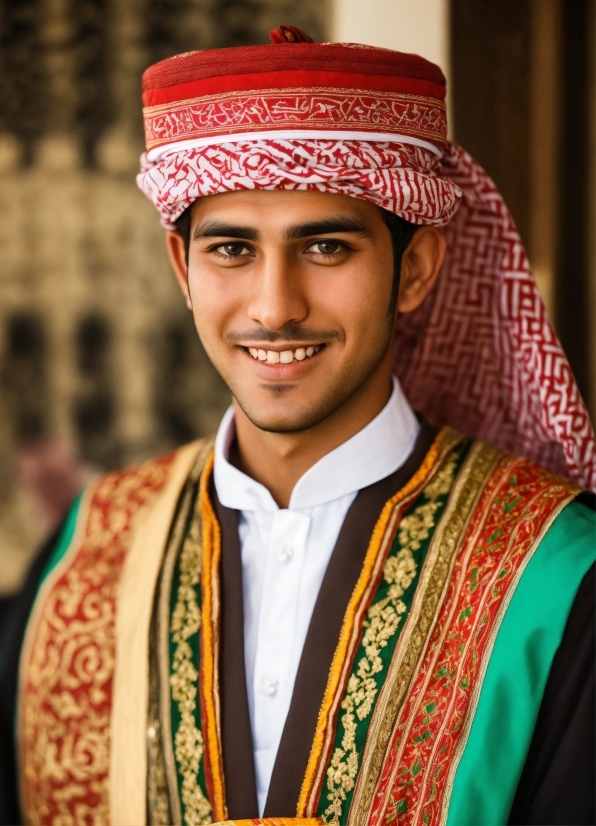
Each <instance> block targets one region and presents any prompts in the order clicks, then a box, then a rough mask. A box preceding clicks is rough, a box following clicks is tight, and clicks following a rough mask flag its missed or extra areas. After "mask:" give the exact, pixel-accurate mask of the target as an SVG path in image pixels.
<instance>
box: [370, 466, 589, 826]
mask: <svg viewBox="0 0 596 826" xmlns="http://www.w3.org/2000/svg"><path fill="white" fill-rule="evenodd" d="M572 490H573V486H571V485H570V484H569V483H567V482H565V481H563V480H561V479H559V478H558V477H554V476H552V475H550V474H548V473H547V472H546V471H544V470H542V469H541V468H539V467H537V466H536V465H533V464H532V463H530V462H527V461H525V460H522V459H515V458H513V457H511V456H504V457H503V458H502V459H501V460H500V461H499V463H498V464H497V467H496V469H495V471H494V473H493V474H492V475H491V476H490V478H489V480H488V481H487V484H486V486H485V487H484V490H483V492H482V495H481V498H480V500H479V502H478V505H477V507H476V508H475V510H474V514H473V517H472V520H471V522H470V524H469V525H468V527H467V529H466V532H465V535H464V538H463V541H462V546H461V549H460V551H459V552H458V554H457V557H456V562H455V566H454V570H453V572H452V575H451V577H450V579H449V583H448V588H447V592H446V595H445V598H444V600H443V603H442V607H441V609H440V612H439V615H438V617H437V621H436V624H435V627H434V629H433V632H432V634H431V637H430V640H429V643H428V647H427V650H426V653H425V656H424V658H423V660H422V662H421V665H420V667H419V669H418V671H417V673H416V675H415V677H414V680H413V682H412V685H411V687H410V690H409V692H408V695H407V698H406V701H405V703H404V704H403V707H402V708H401V711H400V713H399V716H398V719H397V722H396V724H395V727H394V729H393V733H392V736H391V740H390V742H389V746H388V748H387V751H386V759H385V762H384V765H383V769H382V773H381V776H380V779H379V782H378V784H377V788H376V792H375V795H374V798H373V804H372V808H371V811H370V815H369V818H368V826H381V824H389V823H397V822H399V823H400V824H411V826H414V824H416V826H418V824H420V826H423V825H424V826H426V824H437V823H439V822H440V820H441V814H442V807H443V804H444V801H445V794H446V787H447V779H448V776H449V769H450V767H451V765H452V763H453V760H454V758H455V756H456V753H457V749H458V746H460V744H461V743H460V741H461V736H462V733H463V731H464V724H465V722H466V719H467V715H468V714H469V713H470V706H471V702H472V699H473V695H474V692H478V691H479V690H480V686H481V684H482V680H483V676H484V672H485V669H486V664H487V661H488V658H489V657H490V651H491V648H492V642H493V639H494V634H495V633H496V630H497V629H498V625H499V622H500V615H501V612H502V611H503V610H504V609H505V608H506V604H507V600H508V599H509V598H510V597H511V594H512V591H513V589H514V587H515V583H516V581H517V579H516V575H517V574H518V573H519V572H520V569H522V568H523V565H524V563H525V562H526V561H527V559H528V553H529V552H530V551H531V550H532V549H533V548H534V547H535V544H536V541H537V539H538V538H539V537H540V535H541V531H542V530H543V526H544V524H545V522H546V521H547V519H548V518H549V516H550V515H551V514H552V513H553V511H554V510H555V509H556V508H557V507H558V506H559V505H560V504H561V503H562V502H564V501H565V500H567V499H569V496H570V493H571V491H572Z"/></svg>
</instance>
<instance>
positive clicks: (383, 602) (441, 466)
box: [18, 429, 587, 826]
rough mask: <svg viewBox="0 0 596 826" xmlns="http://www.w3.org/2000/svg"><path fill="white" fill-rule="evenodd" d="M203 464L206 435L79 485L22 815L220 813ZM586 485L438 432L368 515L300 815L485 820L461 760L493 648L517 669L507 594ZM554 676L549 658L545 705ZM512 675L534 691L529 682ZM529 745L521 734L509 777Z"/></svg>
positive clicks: (482, 727) (38, 670) (123, 820)
mask: <svg viewBox="0 0 596 826" xmlns="http://www.w3.org/2000/svg"><path fill="white" fill-rule="evenodd" d="M212 466H213V453H212V449H211V443H197V444H195V445H192V446H188V447H186V448H184V449H182V450H181V451H179V452H178V453H177V454H174V455H173V456H170V457H166V458H164V459H159V460H155V461H152V462H149V463H147V464H146V465H143V466H142V467H141V468H139V469H136V470H132V471H127V472H124V473H120V474H112V475H110V476H108V477H106V478H105V479H103V480H101V481H100V482H99V483H97V484H96V485H94V486H93V487H92V488H91V489H90V490H89V491H87V492H86V493H85V496H84V499H83V502H82V504H81V505H80V507H79V510H78V516H77V520H76V529H75V531H74V535H73V536H72V538H71V539H70V542H69V544H68V548H67V550H66V552H65V553H64V555H63V556H62V558H61V559H60V561H59V562H58V564H57V565H56V566H55V567H54V569H53V570H52V571H51V572H50V573H49V574H48V576H47V577H46V579H45V581H44V583H43V584H42V586H41V588H40V592H39V595H38V598H37V600H36V603H35V606H34V610H33V612H32V616H31V618H30V622H29V626H28V629H27V635H26V641H25V645H24V648H23V655H22V661H21V678H20V703H19V724H18V725H19V728H18V731H19V740H20V761H21V779H22V801H23V809H24V813H25V815H26V818H27V821H28V822H29V823H35V824H37V823H40V824H41V823H60V824H67V823H73V824H75V823H76V824H79V823H89V824H96V823H102V824H104V823H109V822H111V823H113V824H115V826H127V824H131V826H132V824H138V823H142V822H150V823H171V822H174V823H184V824H189V825H190V824H193V826H194V824H200V823H210V822H214V821H225V820H226V819H227V816H228V815H227V808H226V778H225V777H224V771H223V762H222V744H221V719H220V718H221V710H220V698H219V673H218V672H219V628H220V602H219V598H220V591H219V569H220V555H221V531H220V527H219V524H218V521H217V518H216V515H215V511H214V508H213V504H212V502H211V500H210V497H209V493H208V489H209V481H210V478H211V474H212ZM577 493H578V489H577V488H576V487H575V486H574V485H572V484H570V483H569V482H567V481H565V480H562V479H561V478H559V477H556V476H554V475H553V474H551V473H548V472H547V471H545V470H543V469H541V468H539V467H537V466H536V465H534V464H533V463H531V462H529V461H527V460H524V459H519V458H516V457H513V456H511V455H508V454H505V453H502V452H501V451H499V450H498V449H496V448H494V447H492V446H490V445H487V444H484V443H481V442H474V441H471V440H468V439H464V438H463V437H461V436H459V435H458V434H457V433H455V432H453V431H451V430H449V429H445V430H443V431H441V432H440V433H439V435H438V436H437V438H436V440H435V442H434V443H433V445H432V447H431V449H430V450H429V451H428V453H427V455H426V457H425V459H424V461H423V463H422V465H421V466H420V468H419V469H418V471H417V472H416V473H415V474H414V476H413V477H412V478H411V479H410V481H409V482H408V483H407V484H406V485H405V486H404V487H403V488H402V489H400V490H398V491H396V492H395V494H394V495H393V496H392V497H391V498H390V499H389V500H388V501H387V502H386V503H385V506H384V508H383V510H382V513H381V515H380V517H379V519H378V521H377V524H376V525H375V528H374V531H373V534H372V536H371V539H370V543H369V546H368V549H367V551H366V555H365V557H364V564H363V566H362V570H361V573H360V576H359V579H358V582H357V584H356V587H355V589H354V592H353V594H352V596H351V598H350V600H349V603H348V605H347V608H346V611H345V615H344V619H343V625H342V628H341V633H340V635H339V639H338V643H337V649H336V651H335V656H334V658H333V662H332V665H331V668H330V671H329V675H328V678H327V686H326V690H325V694H324V698H323V702H322V705H321V708H320V710H319V715H318V722H317V727H316V732H315V736H314V739H313V743H312V747H311V751H310V757H309V760H308V765H307V769H306V773H305V776H304V780H303V784H302V789H301V793H300V798H299V801H298V804H297V811H296V819H297V822H300V823H301V824H308V823H309V822H311V821H312V822H313V823H315V822H316V823H320V822H322V821H324V822H327V823H334V824H344V823H347V824H358V826H364V824H366V826H380V824H392V823H397V822H399V823H412V824H414V823H415V824H438V823H449V822H454V823H455V822H464V821H463V820H462V818H465V817H466V815H465V811H466V806H468V805H470V806H472V808H471V810H470V811H472V812H474V811H476V817H477V818H478V814H477V813H478V811H479V809H477V810H474V804H473V801H472V803H470V804H468V802H467V801H468V799H470V798H473V797H474V795H473V794H471V793H470V790H472V791H473V786H474V779H473V774H474V771H473V767H472V769H470V761H472V763H473V757H474V749H475V748H477V745H478V743H480V744H481V748H486V747H487V745H488V744H487V742H486V740H487V738H488V737H489V734H488V733H487V732H488V731H489V730H490V727H491V726H493V728H494V724H495V723H494V719H492V718H491V716H490V711H487V710H486V708H485V706H487V707H488V706H491V707H492V706H493V705H494V704H492V703H491V701H490V696H489V695H490V690H492V689H491V688H490V686H491V685H492V683H491V681H492V682H493V683H495V684H498V683H499V679H500V675H501V674H502V670H503V668H505V669H506V672H507V668H508V667H509V665H508V663H507V662H506V657H505V663H504V664H503V662H502V661H503V659H504V658H503V651H505V652H507V651H509V652H510V656H511V657H512V660H511V664H510V665H511V668H514V667H515V651H514V649H515V645H513V646H511V645H508V643H507V639H508V638H507V634H510V636H511V633H512V632H511V630H510V629H509V626H510V625H512V624H513V625H515V622H519V618H518V616H517V614H516V611H517V612H518V613H519V611H520V610H521V609H520V607H519V605H518V604H517V603H519V602H520V601H522V603H523V605H526V604H527V602H528V601H527V599H526V598H525V597H524V596H523V595H524V593H525V591H524V589H526V590H527V589H528V588H533V587H535V582H538V583H540V581H541V576H543V575H542V574H541V573H540V570H539V571H538V572H537V573H535V574H534V573H532V576H533V577H534V578H535V579H534V581H529V582H528V584H525V583H526V580H527V579H528V577H529V576H530V574H531V569H532V570H533V568H532V566H534V567H536V564H537V563H535V562H534V561H533V560H534V558H535V557H536V559H537V560H539V557H540V555H539V554H537V553H536V551H537V549H538V548H539V546H540V543H541V540H542V539H543V537H544V536H545V534H546V532H547V531H548V529H549V528H550V526H551V525H552V523H553V522H554V520H555V518H556V517H557V516H558V515H559V514H560V513H561V511H562V510H563V509H564V507H565V506H566V505H567V504H568V503H569V502H570V501H571V500H572V499H573V498H574V497H575V496H576V494H577ZM539 561H540V560H539ZM541 564H542V563H541ZM544 564H546V563H544ZM549 564H551V563H549ZM582 566H583V567H582ZM586 567H587V563H586V560H584V559H583V558H582V560H581V564H575V563H574V560H571V562H570V564H569V566H568V568H569V570H570V571H572V572H573V573H572V574H569V577H567V579H568V580H569V583H568V587H567V589H566V590H567V591H568V594H569V596H568V597H567V602H566V603H565V604H566V605H567V609H566V608H565V605H562V606H559V608H556V607H554V606H551V607H549V608H548V610H550V611H551V612H553V611H554V612H555V613H556V612H557V610H558V611H559V614H560V618H559V619H558V620H557V622H558V625H559V626H561V633H562V627H563V626H564V622H565V618H566V610H567V611H568V607H569V600H571V599H572V597H573V595H574V593H575V591H576V590H577V586H578V585H579V581H580V580H581V576H582V575H583V573H582V571H583V572H585V570H586ZM543 568H544V565H543ZM574 577H575V579H573V578H574ZM530 580H531V577H530ZM572 580H573V581H572ZM524 599H525V601H523V600H524ZM532 610H533V611H535V613H536V612H538V613H539V612H540V610H542V611H543V612H544V610H546V609H545V608H544V607H540V606H538V607H537V608H536V609H534V608H532ZM522 615H523V610H522V613H521V614H520V616H522ZM537 616H538V614H537ZM532 621H534V620H532ZM524 622H525V620H524ZM528 622H530V620H528ZM536 622H538V620H536ZM530 624H531V622H530ZM528 627H529V626H528ZM557 627H558V626H557ZM530 630H531V629H530ZM513 636H514V637H515V634H514V635H513ZM518 636H519V635H518ZM522 636H523V633H522ZM502 638H503V639H502ZM553 644H554V643H553ZM551 648H552V644H551ZM551 653H554V652H551ZM551 659H552V656H551ZM548 667H549V660H548V656H547V657H546V659H545V665H544V667H543V668H542V672H545V673H544V674H543V675H542V677H541V679H542V683H540V679H538V680H537V686H536V696H535V697H534V706H536V704H537V703H539V701H540V697H541V693H542V689H543V687H544V681H545V679H546V675H547V674H548ZM499 669H501V671H499ZM493 672H495V673H493ZM542 672H541V673H542ZM495 681H496V682H495ZM520 686H521V688H520V692H521V694H522V695H523V690H524V689H523V678H522V677H520ZM541 686H542V688H541ZM487 692H488V694H487ZM518 693H519V692H518ZM485 695H486V696H485ZM512 702H517V700H515V699H514V700H513V701H512ZM493 716H494V715H493ZM528 727H529V733H528V735H527V737H530V736H531V730H532V721H531V720H530V721H529V723H528ZM526 739H527V738H526ZM528 742H529V741H528ZM525 747H526V748H527V743H526V746H525ZM516 748H517V752H516ZM523 749H524V746H523V743H522V745H521V746H518V745H516V744H513V745H512V750H511V760H512V761H513V763H515V766H514V768H513V770H512V771H510V774H511V777H510V779H509V781H503V782H509V785H511V783H515V782H516V775H515V771H516V770H517V768H519V766H518V764H519V763H520V761H521V762H522V764H523V759H524V756H525V752H524V750H523ZM516 761H517V763H516ZM507 770H508V769H507V767H505V773H506V772H507ZM470 777H472V780H470ZM462 789H463V793H462V792H461V791H460V790H462ZM505 796H506V795H505ZM478 805H480V808H482V804H478ZM454 812H456V814H454ZM507 813H508V810H507V811H505V812H504V814H502V815H501V817H502V822H506V817H507ZM471 817H472V818H473V817H474V814H472V815H471ZM454 818H455V819H454ZM238 822H239V821H238ZM249 822H252V823H255V822H257V823H258V822H263V823H268V824H275V823H282V822H283V823H291V822H292V821H291V820H290V819H288V818H280V819H272V818H269V819H267V820H262V821H254V820H253V821H249ZM469 822H472V820H470V821H469ZM476 822H484V821H482V820H478V819H477V820H476ZM499 822H501V821H499Z"/></svg>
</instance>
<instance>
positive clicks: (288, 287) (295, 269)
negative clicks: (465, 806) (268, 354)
mask: <svg viewBox="0 0 596 826" xmlns="http://www.w3.org/2000/svg"><path fill="white" fill-rule="evenodd" d="M254 276H255V283H254V288H253V292H252V295H251V299H250V302H249V305H248V307H247V314H248V316H249V318H250V319H251V320H252V321H254V322H256V323H257V324H259V325H262V326H263V327H265V328H266V329H268V330H281V329H282V328H283V327H285V326H286V325H287V324H289V323H292V322H293V323H296V324H297V323H300V322H302V321H304V320H305V318H306V317H307V315H308V311H309V308H308V302H307V300H306V295H305V293H304V289H303V287H304V285H303V281H302V278H301V273H300V268H299V266H298V265H297V264H296V263H295V262H293V261H292V260H290V259H289V258H288V256H286V255H284V254H283V253H282V252H278V253H273V254H270V255H268V256H264V257H263V259H262V262H261V263H260V266H259V267H257V268H256V271H255V273H254Z"/></svg>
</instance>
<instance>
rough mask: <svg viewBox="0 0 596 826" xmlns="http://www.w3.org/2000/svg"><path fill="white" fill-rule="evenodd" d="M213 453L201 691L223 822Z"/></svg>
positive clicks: (210, 774)
mask: <svg viewBox="0 0 596 826" xmlns="http://www.w3.org/2000/svg"><path fill="white" fill-rule="evenodd" d="M213 458H214V454H213V452H212V453H211V454H210V456H209V458H208V459H207V461H206V463H205V468H204V470H203V473H202V475H201V482H200V489H199V510H200V514H201V522H202V535H203V576H202V577H201V584H202V597H203V603H202V606H201V668H200V676H199V681H200V690H201V708H202V711H203V719H204V728H203V737H204V740H205V764H204V765H205V777H206V781H207V786H208V789H209V797H210V799H211V806H212V810H213V819H214V820H225V819H226V817H227V814H228V812H227V806H226V802H225V784H224V773H223V758H222V747H221V712H220V698H219V611H220V586H219V560H220V556H221V529H220V527H219V522H218V521H217V517H216V515H215V511H214V510H213V505H212V504H211V499H210V498H209V481H210V479H211V474H212V472H213Z"/></svg>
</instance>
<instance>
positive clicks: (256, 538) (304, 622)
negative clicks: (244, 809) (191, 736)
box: [213, 378, 420, 813]
mask: <svg viewBox="0 0 596 826" xmlns="http://www.w3.org/2000/svg"><path fill="white" fill-rule="evenodd" d="M419 431H420V424H419V422H418V420H417V419H416V416H415V415H414V412H413V411H412V409H411V407H410V406H409V404H408V402H407V400H406V398H405V396H404V394H403V391H402V390H401V387H400V386H399V382H398V381H397V379H395V378H394V379H393V391H392V393H391V396H390V398H389V401H388V402H387V404H386V405H385V407H384V408H383V410H381V412H380V413H379V414H378V415H377V416H376V417H375V418H374V419H373V420H372V422H369V424H368V425H366V427H364V428H363V429H362V430H360V431H359V432H358V433H356V434H354V436H352V437H351V438H350V439H348V440H347V441H346V442H343V443H342V444H341V445H339V446H338V447H337V448H335V450H332V451H331V452H330V453H327V454H326V455H325V456H323V457H322V458H321V459H320V460H319V461H318V462H316V463H315V464H314V465H313V466H312V467H310V468H309V469H308V470H307V471H306V473H305V474H304V475H303V476H301V477H300V479H298V481H297V482H296V484H295V486H294V488H293V490H292V495H291V497H290V501H289V502H288V506H287V508H279V507H278V506H277V504H276V503H275V501H274V500H273V497H272V496H271V494H270V493H269V491H268V490H267V488H265V487H264V486H263V485H261V484H259V482H257V481H256V480H254V479H252V478H251V477H249V476H247V475H246V474H244V473H242V471H241V470H239V469H238V468H237V467H235V466H234V464H232V462H231V461H230V459H231V458H232V457H231V456H230V452H231V449H232V448H233V445H234V441H235V434H236V430H235V425H234V410H233V407H230V409H229V410H228V411H227V413H226V414H225V415H224V417H223V419H222V422H221V425H220V427H219V430H218V433H217V437H216V440H215V449H214V463H213V481H214V487H215V491H216V495H217V499H218V501H219V502H220V503H221V504H222V505H223V506H225V507H226V508H228V509H231V510H233V511H237V512H238V514H239V516H238V537H239V540H240V557H241V560H242V598H243V608H244V622H243V626H244V628H243V632H244V661H245V672H246V688H247V699H248V709H249V715H250V721H251V730H252V740H253V751H254V763H255V775H256V782H257V797H258V800H259V813H262V811H263V809H264V806H265V801H266V799H267V793H268V790H269V784H270V780H271V772H272V770H273V766H274V763H275V758H276V755H277V752H278V748H279V742H280V739H281V735H282V732H283V728H284V724H285V721H286V718H287V715H288V710H289V707H290V703H291V700H292V694H293V690H294V683H295V678H296V672H297V670H298V664H299V662H300V658H301V655H302V650H303V647H304V641H305V639H306V635H307V633H308V628H309V625H310V622H311V619H312V613H313V609H314V606H315V603H316V600H317V596H318V594H319V591H320V589H321V583H322V582H323V578H324V576H325V572H326V570H327V567H328V564H329V560H330V558H331V556H332V553H333V549H334V547H335V544H336V542H337V537H338V535H339V533H340V530H341V528H342V525H343V523H344V521H345V518H346V515H347V513H348V510H349V509H350V506H351V505H352V503H353V502H354V499H355V498H356V496H357V494H358V491H360V490H362V489H363V488H366V487H370V485H373V484H375V483H376V482H378V481H380V480H381V479H385V478H386V477H387V476H390V475H392V474H393V473H395V471H396V470H398V469H399V468H400V467H402V465H403V464H404V463H405V462H406V461H407V459H408V457H409V456H410V454H411V452H412V450H413V448H414V445H415V443H416V438H417V436H418V433H419ZM264 597H265V598H264Z"/></svg>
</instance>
